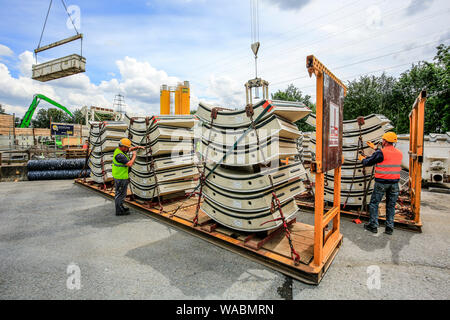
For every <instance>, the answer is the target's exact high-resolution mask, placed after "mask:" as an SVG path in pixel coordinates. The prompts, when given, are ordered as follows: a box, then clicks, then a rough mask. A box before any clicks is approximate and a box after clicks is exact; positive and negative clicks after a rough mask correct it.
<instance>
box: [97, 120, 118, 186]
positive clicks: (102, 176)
mask: <svg viewBox="0 0 450 320" xmlns="http://www.w3.org/2000/svg"><path fill="white" fill-rule="evenodd" d="M90 125H91V129H90V131H89V142H90V145H89V149H90V150H91V156H90V157H89V168H90V169H91V178H92V180H94V181H95V182H97V183H103V182H107V181H111V180H112V179H113V176H112V160H113V154H114V150H115V149H116V148H117V147H118V146H119V142H120V140H121V139H123V138H126V130H127V124H126V123H125V122H123V121H104V122H91V123H90Z"/></svg>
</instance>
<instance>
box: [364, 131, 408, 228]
mask: <svg viewBox="0 0 450 320" xmlns="http://www.w3.org/2000/svg"><path fill="white" fill-rule="evenodd" d="M396 142H397V135H396V134H395V133H394V132H386V133H385V134H384V135H383V137H382V149H378V150H376V151H375V152H374V153H373V154H372V155H371V156H370V157H367V158H366V157H364V156H363V155H359V160H360V161H362V164H363V165H364V166H373V165H375V186H374V189H373V192H372V197H371V198H370V203H369V213H370V220H369V223H366V224H365V225H364V228H365V229H366V230H368V231H371V232H373V233H377V232H378V206H379V204H380V202H381V199H382V198H383V196H384V194H386V226H385V229H384V232H385V233H386V234H389V235H391V234H392V233H393V232H394V215H395V204H396V202H397V199H398V194H399V192H400V189H399V186H398V182H399V180H400V171H401V169H402V168H401V164H402V158H403V154H402V152H401V151H400V150H398V149H396V148H395V147H394V143H396Z"/></svg>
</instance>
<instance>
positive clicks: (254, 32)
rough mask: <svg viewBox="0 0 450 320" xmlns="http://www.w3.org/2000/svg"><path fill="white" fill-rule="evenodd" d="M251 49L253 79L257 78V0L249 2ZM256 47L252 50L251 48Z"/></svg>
mask: <svg viewBox="0 0 450 320" xmlns="http://www.w3.org/2000/svg"><path fill="white" fill-rule="evenodd" d="M250 21H251V41H252V43H251V48H252V51H253V54H254V55H255V79H256V78H258V49H259V5H258V0H250ZM254 45H255V46H256V49H254V47H253V46H254Z"/></svg>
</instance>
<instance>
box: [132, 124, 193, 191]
mask: <svg viewBox="0 0 450 320" xmlns="http://www.w3.org/2000/svg"><path fill="white" fill-rule="evenodd" d="M125 122H126V123H127V124H128V131H127V136H128V138H129V139H130V140H131V143H132V145H133V146H143V147H145V148H146V149H145V150H139V151H138V156H137V158H136V162H135V164H134V165H133V166H132V168H131V172H130V182H131V190H132V192H133V194H134V195H135V196H137V197H139V198H141V199H145V200H152V199H153V198H154V197H157V196H166V195H170V194H174V193H180V194H181V193H185V192H189V191H190V190H192V189H194V188H195V187H196V186H197V184H198V169H197V166H196V165H195V163H194V129H193V128H194V126H195V124H196V122H197V121H196V119H195V117H194V116H191V115H173V116H154V117H129V116H125Z"/></svg>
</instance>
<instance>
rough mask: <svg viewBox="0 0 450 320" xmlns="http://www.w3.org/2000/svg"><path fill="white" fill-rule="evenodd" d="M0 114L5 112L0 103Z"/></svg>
mask: <svg viewBox="0 0 450 320" xmlns="http://www.w3.org/2000/svg"><path fill="white" fill-rule="evenodd" d="M0 114H6V111H5V109H3V105H2V104H0Z"/></svg>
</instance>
